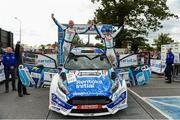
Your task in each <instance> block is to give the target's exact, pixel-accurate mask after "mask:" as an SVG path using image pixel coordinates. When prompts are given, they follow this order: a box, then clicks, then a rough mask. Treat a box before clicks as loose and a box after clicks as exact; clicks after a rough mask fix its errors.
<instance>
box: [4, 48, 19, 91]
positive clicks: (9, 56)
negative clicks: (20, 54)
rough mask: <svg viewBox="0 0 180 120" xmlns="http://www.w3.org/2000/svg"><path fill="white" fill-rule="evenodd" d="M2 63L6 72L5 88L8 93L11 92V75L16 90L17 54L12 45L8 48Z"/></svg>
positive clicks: (13, 88) (13, 87)
mask: <svg viewBox="0 0 180 120" xmlns="http://www.w3.org/2000/svg"><path fill="white" fill-rule="evenodd" d="M2 63H3V65H4V72H5V78H6V80H5V89H6V91H5V92H6V93H8V92H9V75H11V78H12V90H13V91H16V85H15V69H16V60H15V54H14V53H13V50H12V48H11V47H8V48H6V53H5V54H4V55H3V60H2Z"/></svg>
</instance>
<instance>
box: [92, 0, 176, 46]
mask: <svg viewBox="0 0 180 120" xmlns="http://www.w3.org/2000/svg"><path fill="white" fill-rule="evenodd" d="M91 1H92V2H93V3H95V2H99V3H100V5H101V6H100V7H99V8H98V9H97V10H96V12H95V18H94V19H95V21H97V22H102V23H106V24H113V25H118V26H121V25H123V24H127V25H128V27H129V29H128V30H127V31H133V32H130V34H132V35H131V36H133V38H134V39H136V37H138V35H148V32H149V31H150V30H152V31H157V30H159V29H160V28H162V27H163V26H162V24H161V22H162V21H163V20H169V19H170V18H178V16H177V15H175V14H173V13H171V12H170V10H169V8H168V6H167V5H166V2H167V0H91ZM121 37H122V36H121ZM119 39H121V40H122V39H123V38H120V36H117V40H119ZM124 40H126V39H124ZM121 42H122V41H121ZM117 46H118V47H120V45H119V44H118V45H117Z"/></svg>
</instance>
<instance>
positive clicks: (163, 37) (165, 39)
mask: <svg viewBox="0 0 180 120" xmlns="http://www.w3.org/2000/svg"><path fill="white" fill-rule="evenodd" d="M172 42H174V40H173V39H172V38H170V37H169V34H163V33H161V34H160V35H159V36H158V38H157V39H154V43H155V45H156V49H157V50H158V51H161V45H164V44H170V43H172Z"/></svg>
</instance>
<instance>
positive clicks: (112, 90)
mask: <svg viewBox="0 0 180 120" xmlns="http://www.w3.org/2000/svg"><path fill="white" fill-rule="evenodd" d="M118 88H119V82H118V80H117V79H116V80H115V81H112V86H111V93H115V92H116V91H117V89H118Z"/></svg>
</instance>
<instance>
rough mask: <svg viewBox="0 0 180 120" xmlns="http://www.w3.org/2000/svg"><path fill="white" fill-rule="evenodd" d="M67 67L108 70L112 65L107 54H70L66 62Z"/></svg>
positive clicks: (72, 68)
mask: <svg viewBox="0 0 180 120" xmlns="http://www.w3.org/2000/svg"><path fill="white" fill-rule="evenodd" d="M65 68H66V69H71V70H106V69H110V68H111V65H110V64H109V61H108V59H107V57H106V56H105V55H78V56H76V55H74V56H71V55H70V56H69V57H68V59H67V61H66V63H65Z"/></svg>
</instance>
